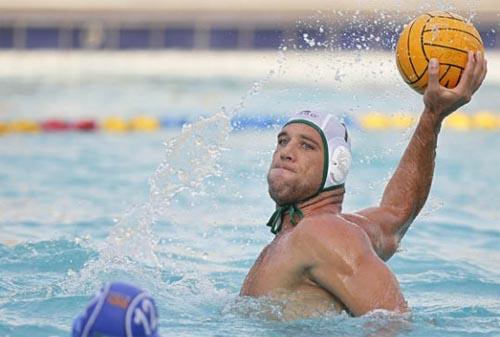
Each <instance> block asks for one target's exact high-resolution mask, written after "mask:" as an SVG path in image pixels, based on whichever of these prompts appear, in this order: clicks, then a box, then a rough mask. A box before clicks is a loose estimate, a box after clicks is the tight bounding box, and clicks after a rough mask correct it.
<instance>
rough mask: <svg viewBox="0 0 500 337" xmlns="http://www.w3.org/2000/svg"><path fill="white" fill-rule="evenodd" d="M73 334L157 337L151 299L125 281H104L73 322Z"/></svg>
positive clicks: (155, 311) (104, 336)
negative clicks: (102, 285) (104, 283)
mask: <svg viewBox="0 0 500 337" xmlns="http://www.w3.org/2000/svg"><path fill="white" fill-rule="evenodd" d="M72 336H73V337H97V336H99V337H159V335H158V313H157V310H156V305H155V301H154V300H153V298H152V297H151V296H149V295H148V294H147V293H146V292H144V291H143V290H141V289H139V288H137V287H135V286H133V285H131V284H127V283H123V282H112V283H107V284H106V285H104V287H102V289H101V290H100V291H99V292H98V293H97V294H96V296H95V297H94V298H93V299H92V300H91V301H90V303H89V304H88V305H87V308H86V309H85V311H84V312H83V313H82V314H80V315H79V316H78V317H76V318H75V320H74V321H73V334H72Z"/></svg>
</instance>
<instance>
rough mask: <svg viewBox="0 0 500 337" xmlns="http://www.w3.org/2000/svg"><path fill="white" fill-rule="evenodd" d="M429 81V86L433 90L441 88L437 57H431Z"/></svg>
mask: <svg viewBox="0 0 500 337" xmlns="http://www.w3.org/2000/svg"><path fill="white" fill-rule="evenodd" d="M427 72H428V73H429V81H428V83H427V88H428V89H431V90H436V89H439V86H440V84H439V61H438V60H437V59H431V60H430V61H429V69H428V71H427Z"/></svg>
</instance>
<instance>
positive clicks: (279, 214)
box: [267, 204, 304, 234]
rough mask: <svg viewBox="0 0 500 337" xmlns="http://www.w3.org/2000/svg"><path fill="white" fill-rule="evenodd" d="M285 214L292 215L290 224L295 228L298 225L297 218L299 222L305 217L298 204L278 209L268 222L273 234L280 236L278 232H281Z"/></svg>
mask: <svg viewBox="0 0 500 337" xmlns="http://www.w3.org/2000/svg"><path fill="white" fill-rule="evenodd" d="M285 213H290V222H291V223H292V225H294V226H295V225H296V224H297V222H296V221H295V216H298V217H299V221H300V219H302V218H303V217H304V213H302V211H301V210H300V208H299V207H298V206H297V205H296V204H291V205H285V206H280V207H277V208H276V211H274V213H273V215H271V218H270V219H269V221H268V222H267V226H268V227H271V233H273V234H278V232H279V231H280V230H281V225H282V223H283V215H284V214H285Z"/></svg>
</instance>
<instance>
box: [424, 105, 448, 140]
mask: <svg viewBox="0 0 500 337" xmlns="http://www.w3.org/2000/svg"><path fill="white" fill-rule="evenodd" d="M442 116H443V115H442V114H441V113H440V112H439V111H435V110H433V109H431V108H429V107H425V109H424V112H423V113H422V115H421V116H420V123H421V124H422V123H423V124H425V126H427V127H429V128H432V129H433V130H434V132H436V134H437V133H439V131H440V130H441V125H442V123H443V120H444V118H443V117H442Z"/></svg>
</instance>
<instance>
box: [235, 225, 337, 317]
mask: <svg viewBox="0 0 500 337" xmlns="http://www.w3.org/2000/svg"><path fill="white" fill-rule="evenodd" d="M332 218H333V216H332ZM300 226H301V223H299V224H298V225H297V226H296V228H293V229H291V230H289V231H287V232H285V233H282V234H281V233H280V234H279V235H278V236H276V238H275V239H274V240H273V241H272V242H271V243H270V244H269V245H267V246H266V247H265V248H264V250H263V251H262V252H261V254H260V256H259V257H258V258H257V260H256V262H255V264H254V265H253V267H252V268H251V270H250V271H249V273H248V275H247V277H246V279H245V282H244V283H243V286H242V288H241V293H240V294H241V295H243V296H253V297H262V296H266V297H268V298H271V299H274V300H276V302H277V303H278V304H279V305H280V306H282V314H283V318H284V319H295V318H299V317H311V316H318V315H321V314H323V313H325V312H329V311H336V312H340V311H341V310H343V309H345V307H344V305H343V304H342V303H341V302H340V300H338V299H337V298H335V296H334V295H333V294H331V293H330V292H328V291H327V290H325V289H323V288H322V287H321V286H319V285H318V284H317V283H316V282H315V281H314V280H313V278H312V276H311V275H310V274H309V264H308V261H307V260H308V257H307V256H306V255H304V254H305V252H304V251H301V246H300V245H297V242H299V241H301V237H300V236H301V232H302V231H301V230H302V228H300ZM317 234H318V235H321V233H317ZM332 272H335V271H332Z"/></svg>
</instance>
